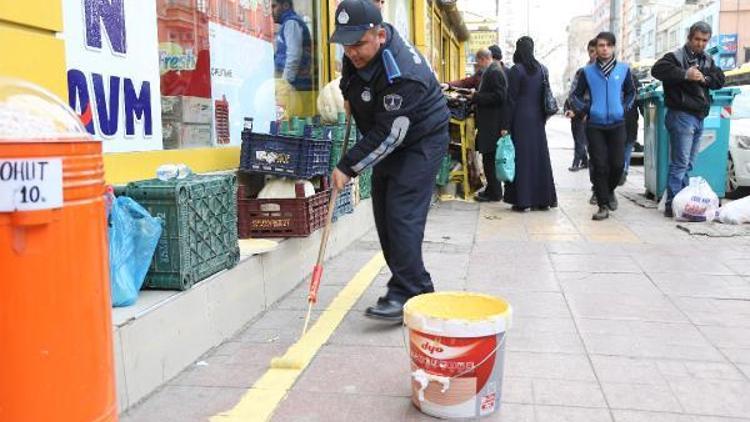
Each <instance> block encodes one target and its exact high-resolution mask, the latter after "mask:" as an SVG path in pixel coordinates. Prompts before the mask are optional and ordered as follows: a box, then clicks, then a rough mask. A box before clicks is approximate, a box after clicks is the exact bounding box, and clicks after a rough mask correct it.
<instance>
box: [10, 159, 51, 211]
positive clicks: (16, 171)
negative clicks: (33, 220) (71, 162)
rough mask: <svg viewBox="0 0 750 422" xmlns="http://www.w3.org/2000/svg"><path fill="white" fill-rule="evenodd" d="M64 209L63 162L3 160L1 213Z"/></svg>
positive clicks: (49, 160)
mask: <svg viewBox="0 0 750 422" xmlns="http://www.w3.org/2000/svg"><path fill="white" fill-rule="evenodd" d="M62 206H63V171H62V159H60V158H50V159H31V158H30V159H0V212H13V211H37V210H45V209H53V208H61V207H62Z"/></svg>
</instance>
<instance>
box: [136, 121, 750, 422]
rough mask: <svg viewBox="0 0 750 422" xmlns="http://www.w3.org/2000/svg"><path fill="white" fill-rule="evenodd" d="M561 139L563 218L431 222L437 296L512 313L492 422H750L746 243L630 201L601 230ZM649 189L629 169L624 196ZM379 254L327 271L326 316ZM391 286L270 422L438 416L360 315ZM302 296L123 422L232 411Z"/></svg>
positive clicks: (348, 321)
mask: <svg viewBox="0 0 750 422" xmlns="http://www.w3.org/2000/svg"><path fill="white" fill-rule="evenodd" d="M566 128H567V126H566V124H565V122H564V121H560V120H557V121H553V122H551V123H550V125H549V126H548V132H549V136H550V139H551V145H552V148H553V150H552V154H553V160H554V164H555V175H556V181H557V184H558V194H559V196H560V207H559V208H558V209H555V210H552V211H549V212H533V213H528V214H516V213H512V212H511V211H510V210H509V209H508V206H507V205H489V206H482V207H479V206H477V205H476V204H465V203H460V202H451V203H443V204H441V205H440V206H439V207H437V208H436V209H434V210H433V212H432V213H431V215H430V222H429V226H428V231H427V235H426V244H425V257H426V261H427V264H428V268H429V270H430V271H431V273H432V274H433V276H434V278H435V280H436V284H437V287H438V289H442V290H447V289H466V290H471V291H480V292H485V293H491V294H497V295H501V296H504V297H506V298H507V299H508V300H509V301H510V302H511V304H512V305H513V307H514V311H515V316H514V325H513V327H512V330H511V331H510V335H509V339H508V350H507V358H506V372H505V378H504V391H503V405H502V409H501V411H500V412H499V413H498V414H496V415H494V416H492V417H490V418H488V419H487V420H494V421H503V422H527V421H535V422H558V421H571V422H599V421H609V422H612V421H614V422H720V421H721V422H729V421H750V238H721V239H716V238H705V237H692V236H690V235H688V234H687V233H685V232H683V231H680V230H678V229H676V228H675V224H674V223H673V222H670V221H668V220H666V219H664V218H663V217H661V216H659V214H658V213H657V212H656V211H654V210H649V209H645V208H640V207H638V206H636V205H635V204H633V203H631V202H629V201H627V200H625V199H624V198H621V199H620V205H621V208H620V210H619V211H617V212H616V213H615V215H614V218H612V219H610V220H608V221H605V222H602V223H594V222H592V221H591V220H590V216H591V213H592V211H593V207H591V206H589V205H588V204H587V202H586V201H587V199H588V193H589V191H588V180H587V179H588V178H587V175H585V174H584V173H575V174H572V173H569V172H567V171H566V170H565V168H566V167H567V165H568V160H569V158H570V156H572V151H571V150H570V148H569V146H570V145H569V144H570V143H571V141H570V138H569V135H568V134H567V131H566ZM563 148H565V149H563ZM634 172H636V173H637V172H640V168H636V169H635V170H634ZM642 180H643V179H642V175H638V174H635V175H633V176H632V177H631V180H630V181H629V185H628V187H630V188H632V189H639V186H642ZM376 252H377V240H376V237H375V235H374V234H371V235H369V236H368V237H366V238H365V239H362V240H361V241H360V242H359V243H358V244H357V245H356V247H354V248H352V250H350V251H349V252H346V253H345V254H343V255H341V256H338V257H335V258H333V259H332V260H331V261H330V262H329V263H327V264H326V277H325V281H324V284H325V285H324V286H323V288H322V291H321V295H322V303H321V304H320V307H319V309H321V310H322V309H323V308H324V307H325V305H326V303H328V302H329V301H330V300H331V299H332V298H333V297H334V296H335V295H336V293H337V292H338V291H339V290H340V289H341V288H342V286H343V285H344V284H345V283H346V282H347V281H348V280H349V279H350V278H351V276H352V275H353V274H354V273H355V272H356V271H357V270H358V269H359V268H360V267H362V265H364V263H366V262H367V261H368V260H369V259H370V258H371V257H372V256H373V255H374V254H375V253H376ZM387 277H388V274H387V273H386V272H385V271H384V272H383V273H382V274H381V275H380V276H379V277H378V278H377V279H376V280H375V282H374V283H373V285H372V286H371V288H370V289H369V290H368V291H367V292H366V293H365V294H364V295H363V297H362V298H361V300H360V301H359V302H358V303H357V305H356V306H355V307H354V309H353V310H352V311H351V312H350V313H349V314H348V316H347V317H346V318H345V320H344V321H343V322H342V324H341V325H340V326H339V328H338V330H337V331H336V332H335V333H334V335H333V336H332V337H331V339H330V341H329V342H328V343H327V344H326V345H325V346H324V347H323V348H322V349H321V350H320V352H319V354H318V355H317V357H316V358H315V360H314V361H313V362H312V363H311V365H310V366H309V367H308V369H307V370H306V371H305V372H304V373H303V374H302V376H301V377H300V378H299V380H298V382H297V383H296V385H295V387H294V389H293V390H292V391H291V392H290V394H289V395H288V397H287V398H286V400H284V401H283V402H282V403H281V404H280V405H279V407H278V409H277V412H276V414H275V416H274V420H277V421H326V422H328V421H361V420H364V421H421V420H425V421H426V420H432V419H431V418H429V417H426V416H423V415H421V414H420V413H419V412H418V411H417V410H415V409H414V408H413V407H412V406H411V404H410V401H409V396H410V387H409V368H408V357H407V354H406V351H405V348H404V337H403V333H402V331H401V330H400V329H399V328H398V327H397V326H387V325H386V326H383V325H381V324H377V323H374V322H371V321H369V320H367V319H365V318H364V317H363V316H362V310H363V309H364V308H365V307H367V306H368V305H369V304H371V303H373V302H374V301H375V300H376V298H377V297H378V296H379V295H380V294H382V293H383V291H384V283H385V281H386V280H387ZM305 288H306V287H305V286H301V287H300V288H299V289H297V290H296V291H295V292H293V293H292V294H291V295H290V296H289V297H287V298H286V299H284V300H282V301H281V302H280V303H279V304H278V306H277V307H276V308H275V309H273V310H271V311H269V312H268V313H267V314H265V315H264V316H263V317H261V318H260V319H259V320H258V321H256V322H254V323H253V324H250V325H249V326H248V327H247V329H246V330H244V331H243V332H242V333H240V334H239V335H238V336H237V337H235V338H234V339H232V340H231V341H229V342H227V343H225V344H224V345H222V346H220V347H218V348H217V349H215V350H214V351H213V352H211V353H209V354H208V355H207V356H205V357H204V358H203V359H202V360H201V361H199V362H196V364H194V365H193V366H192V367H191V368H189V369H188V370H186V371H185V372H183V373H182V374H180V375H179V376H178V377H177V378H175V379H174V380H172V381H171V382H170V383H168V384H167V385H166V386H164V387H163V388H162V389H161V390H160V391H158V392H157V393H155V394H154V395H153V396H152V397H150V398H149V399H147V400H146V401H145V402H144V403H142V404H141V405H139V406H136V407H135V408H133V409H131V410H130V411H129V412H128V413H127V414H125V415H123V420H124V421H125V422H136V421H137V422H141V421H143V422H146V421H158V422H168V421H179V422H184V421H194V420H195V421H200V420H207V418H208V417H210V416H212V415H215V414H217V413H219V412H222V411H225V410H227V409H229V408H231V407H232V406H233V405H234V404H235V403H236V402H237V401H238V400H239V398H240V397H241V396H242V395H243V393H244V392H245V391H246V389H247V388H248V387H250V386H251V385H252V384H253V383H254V381H255V380H257V379H258V378H259V377H260V376H261V375H262V374H263V373H264V372H265V370H266V369H267V366H268V362H269V360H270V358H271V357H273V356H276V355H280V354H282V353H283V351H284V350H285V349H286V347H288V346H289V345H290V344H291V343H292V342H293V341H294V340H295V338H296V336H297V334H298V332H299V330H300V328H301V325H302V318H303V317H304V310H305V307H306V303H305V301H304V297H305Z"/></svg>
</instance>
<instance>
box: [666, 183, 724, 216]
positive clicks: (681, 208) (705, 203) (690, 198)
mask: <svg viewBox="0 0 750 422" xmlns="http://www.w3.org/2000/svg"><path fill="white" fill-rule="evenodd" d="M718 209H719V197H718V196H716V193H715V192H714V191H713V189H711V186H710V185H709V184H708V182H706V179H704V178H702V177H691V178H690V184H689V185H688V186H687V187H685V189H683V190H681V191H680V193H678V194H677V195H675V197H674V200H672V211H673V212H674V217H675V219H676V220H677V221H692V222H701V221H713V220H714V219H715V218H716V212H717V211H718Z"/></svg>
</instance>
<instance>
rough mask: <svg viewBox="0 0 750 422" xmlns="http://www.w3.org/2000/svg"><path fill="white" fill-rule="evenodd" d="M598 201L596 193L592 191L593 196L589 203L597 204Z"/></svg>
mask: <svg viewBox="0 0 750 422" xmlns="http://www.w3.org/2000/svg"><path fill="white" fill-rule="evenodd" d="M596 202H597V201H596V194H595V193H593V192H592V193H591V198H589V204H591V205H596Z"/></svg>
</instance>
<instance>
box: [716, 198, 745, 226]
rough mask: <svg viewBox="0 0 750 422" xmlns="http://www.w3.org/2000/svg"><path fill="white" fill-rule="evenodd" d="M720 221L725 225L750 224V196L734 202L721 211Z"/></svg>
mask: <svg viewBox="0 0 750 422" xmlns="http://www.w3.org/2000/svg"><path fill="white" fill-rule="evenodd" d="M719 221H721V222H722V223H724V224H745V223H750V196H748V197H745V198H742V199H739V200H737V201H732V202H730V203H728V204H727V205H724V206H723V207H721V209H719Z"/></svg>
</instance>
